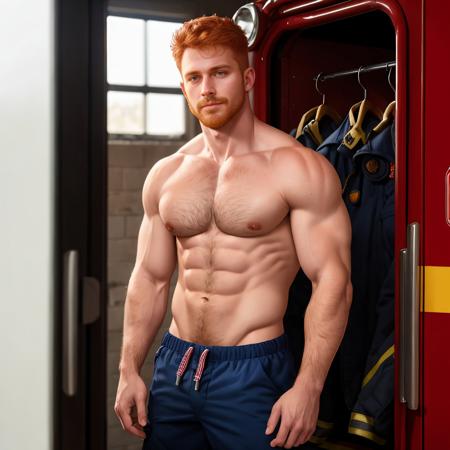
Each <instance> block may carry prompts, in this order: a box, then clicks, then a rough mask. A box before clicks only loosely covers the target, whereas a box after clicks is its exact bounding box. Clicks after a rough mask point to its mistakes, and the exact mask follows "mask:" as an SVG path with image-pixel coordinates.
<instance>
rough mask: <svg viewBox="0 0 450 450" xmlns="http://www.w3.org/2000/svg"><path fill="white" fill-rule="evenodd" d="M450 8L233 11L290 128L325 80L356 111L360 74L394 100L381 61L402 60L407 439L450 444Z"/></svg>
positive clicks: (406, 445) (398, 299) (383, 100)
mask: <svg viewBox="0 0 450 450" xmlns="http://www.w3.org/2000/svg"><path fill="white" fill-rule="evenodd" d="M448 17H450V4H448V3H446V2H431V1H418V0H397V1H395V0H347V1H335V0H309V1H308V0H303V1H299V0H297V1H292V0H267V1H262V0H261V1H256V2H254V3H248V4H247V5H245V6H243V7H241V8H240V9H239V10H238V11H237V12H236V14H235V16H234V20H235V21H236V23H238V24H239V25H240V26H241V27H242V28H243V29H244V31H245V33H246V35H247V38H248V41H249V48H250V51H251V58H252V61H253V65H254V67H255V70H256V73H257V81H256V86H255V91H254V99H253V100H254V102H253V104H254V110H255V113H256V115H257V116H258V117H259V118H260V119H261V120H263V121H266V122H268V123H270V124H272V125H274V126H276V127H277V128H280V129H282V130H284V131H286V132H289V131H291V130H292V129H293V128H295V127H297V124H298V121H299V118H300V117H301V116H302V114H303V113H304V112H305V111H307V110H308V109H310V108H311V107H313V106H315V105H317V104H318V103H319V100H320V97H319V95H318V93H317V91H316V88H315V81H314V80H318V79H319V80H320V81H321V83H320V92H321V93H324V94H326V97H327V103H330V104H332V105H333V107H335V108H336V110H337V111H339V112H340V113H341V114H345V113H346V112H348V108H349V106H350V105H352V104H353V103H355V101H357V100H360V97H361V96H362V94H361V87H360V85H359V84H358V82H357V78H356V76H355V74H356V73H358V76H360V77H361V82H362V83H364V87H365V88H366V89H367V92H368V96H369V97H370V98H371V100H372V101H373V102H374V103H375V104H377V105H378V106H379V107H380V108H382V109H383V108H384V107H385V106H386V104H388V103H389V101H391V100H392V99H393V98H394V94H393V91H392V89H391V87H390V86H389V83H388V81H389V82H391V81H392V80H388V79H387V72H388V71H387V70H379V69H383V68H386V69H388V68H390V67H395V83H396V86H395V101H396V110H395V124H396V126H395V345H394V347H395V358H394V359H395V398H394V405H395V421H394V423H395V427H394V428H395V433H394V434H395V449H396V450H403V449H411V450H419V449H424V450H444V449H450V432H449V430H448V429H447V425H448V423H449V419H448V414H447V411H446V405H447V403H449V402H450V387H449V386H450V383H448V382H447V380H448V379H447V376H449V375H450V358H449V357H448V356H447V352H446V344H445V342H446V341H447V338H448V337H449V336H450V314H449V313H450V152H448V151H446V150H445V149H446V144H445V143H442V142H439V140H438V138H440V137H441V133H444V132H445V129H446V120H447V117H446V115H445V114H446V112H445V111H446V110H445V102H446V101H447V100H448V101H450V93H449V90H448V89H447V88H446V81H447V80H446V78H445V77H446V74H447V73H448V72H449V70H450V51H449V45H450V26H449V24H448ZM392 78H394V77H392ZM391 84H392V83H391ZM441 346H442V347H441ZM336 448H337V447H336Z"/></svg>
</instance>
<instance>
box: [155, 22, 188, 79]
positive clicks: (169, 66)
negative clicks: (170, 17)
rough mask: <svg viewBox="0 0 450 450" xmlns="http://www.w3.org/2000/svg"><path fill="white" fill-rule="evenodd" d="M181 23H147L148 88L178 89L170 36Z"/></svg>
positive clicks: (178, 75) (176, 70)
mask: <svg viewBox="0 0 450 450" xmlns="http://www.w3.org/2000/svg"><path fill="white" fill-rule="evenodd" d="M180 26H181V23H174V22H161V21H155V20H148V21H147V49H148V52H147V73H148V79H147V84H148V85H149V86H164V87H179V86H180V73H179V72H178V69H177V66H176V64H175V61H174V60H173V58H172V52H171V50H170V43H171V41H172V34H173V32H174V31H175V30H176V29H177V28H180Z"/></svg>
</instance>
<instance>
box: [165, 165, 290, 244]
mask: <svg viewBox="0 0 450 450" xmlns="http://www.w3.org/2000/svg"><path fill="white" fill-rule="evenodd" d="M254 159H255V160H253V161H251V158H241V159H239V158H238V160H237V161H227V162H226V163H224V164H223V165H222V166H221V167H218V166H217V165H215V164H212V163H210V162H203V161H188V162H187V163H186V164H182V165H181V166H180V167H179V168H178V169H177V171H176V172H175V173H174V174H172V176H171V177H169V178H168V180H167V181H166V182H165V183H164V184H163V185H162V188H161V191H160V201H159V214H160V216H161V219H162V221H163V222H164V224H165V226H166V228H167V229H168V230H169V231H171V232H172V233H173V234H174V235H177V236H193V235H195V234H200V233H204V232H207V231H208V230H209V228H210V227H211V226H216V227H217V228H218V229H219V230H221V231H222V232H224V233H227V234H231V235H235V236H241V237H250V236H261V235H264V234H268V233H269V232H270V231H272V230H273V229H274V228H275V227H276V226H278V225H279V224H280V222H281V221H282V220H283V218H284V217H285V216H286V214H287V213H288V212H289V208H288V206H287V204H286V202H285V201H284V200H283V198H282V196H281V194H280V192H279V190H278V188H277V176H276V174H274V173H273V171H272V170H271V167H270V164H268V162H267V161H265V160H263V159H261V158H254Z"/></svg>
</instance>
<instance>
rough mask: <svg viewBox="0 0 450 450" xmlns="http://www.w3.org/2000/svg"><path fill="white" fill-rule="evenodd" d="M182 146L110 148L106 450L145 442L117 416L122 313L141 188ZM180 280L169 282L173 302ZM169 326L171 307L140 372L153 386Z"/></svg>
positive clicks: (137, 448)
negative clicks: (157, 355)
mask: <svg viewBox="0 0 450 450" xmlns="http://www.w3.org/2000/svg"><path fill="white" fill-rule="evenodd" d="M182 144H183V142H178V143H173V142H171V143H167V142H163V143H152V144H138V143H134V142H124V143H110V144H109V148H108V155H109V162H108V166H109V167H108V373H107V377H108V379H107V383H108V401H107V406H106V407H107V417H108V450H141V448H142V441H140V440H139V439H138V438H136V437H133V436H131V435H129V434H128V433H127V432H125V431H123V430H122V427H121V425H120V423H119V420H118V419H117V417H116V415H115V413H114V409H113V408H114V401H115V396H116V390H117V383H118V380H119V373H118V365H119V355H120V346H121V340H122V326H123V308H124V301H125V296H126V289H127V284H128V280H129V278H130V275H131V271H132V269H133V266H134V261H135V257H136V246H137V235H138V230H139V226H140V224H141V221H142V215H143V208H142V200H141V195H142V186H143V184H144V180H145V177H146V175H147V173H148V171H149V170H150V168H151V167H152V166H153V164H155V162H156V161H158V160H159V159H161V158H162V157H164V156H167V155H169V154H172V153H174V152H175V151H176V150H178V148H180V147H181V145H182ZM176 280H177V272H175V273H174V275H173V277H172V280H171V287H170V292H169V300H171V298H172V294H173V290H174V288H175V284H176ZM170 320H171V314H170V303H169V307H168V311H167V315H166V318H165V320H164V323H163V325H162V327H161V329H160V331H159V333H158V335H157V336H156V339H155V342H154V344H153V346H152V348H151V349H150V352H149V355H148V357H147V360H146V362H145V364H144V367H143V369H142V372H141V374H142V376H143V378H144V381H145V382H146V384H147V385H149V383H150V381H151V378H152V374H153V355H154V353H155V351H156V349H157V348H158V346H159V342H160V340H161V337H162V335H163V333H164V332H165V331H166V330H167V329H168V327H169V324H170Z"/></svg>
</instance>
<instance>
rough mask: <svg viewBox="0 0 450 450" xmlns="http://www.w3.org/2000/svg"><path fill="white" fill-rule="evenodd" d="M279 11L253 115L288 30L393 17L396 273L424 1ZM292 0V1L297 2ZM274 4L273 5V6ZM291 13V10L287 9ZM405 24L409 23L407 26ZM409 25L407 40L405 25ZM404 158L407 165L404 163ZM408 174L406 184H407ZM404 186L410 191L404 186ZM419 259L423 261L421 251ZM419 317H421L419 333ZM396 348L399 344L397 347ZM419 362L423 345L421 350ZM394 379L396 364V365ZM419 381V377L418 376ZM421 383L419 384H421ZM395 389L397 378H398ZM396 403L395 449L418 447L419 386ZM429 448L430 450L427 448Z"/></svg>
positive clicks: (413, 141) (414, 131)
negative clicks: (415, 404) (415, 400)
mask: <svg viewBox="0 0 450 450" xmlns="http://www.w3.org/2000/svg"><path fill="white" fill-rule="evenodd" d="M282 3H283V8H282V9H280V10H279V11H278V12H279V13H280V14H278V12H277V11H274V9H272V10H271V11H270V12H271V16H272V17H271V23H270V28H268V30H267V32H266V35H265V36H264V38H263V39H262V40H261V41H260V45H259V47H258V48H256V50H255V52H254V60H253V61H254V67H255V69H256V72H257V80H256V85H255V95H254V108H255V113H256V115H257V116H258V117H259V118H260V119H261V120H264V121H267V120H268V118H269V108H270V95H269V93H270V83H271V80H270V65H271V62H272V61H271V57H272V51H273V49H274V47H275V44H276V43H277V41H278V40H279V39H280V37H281V36H282V35H283V33H285V32H287V31H292V30H296V29H301V28H306V27H313V26H317V25H322V24H324V23H327V22H331V21H335V20H340V19H345V18H348V17H351V16H355V15H358V14H363V13H367V12H370V11H374V10H380V11H383V12H385V13H386V14H387V15H388V16H389V17H390V18H391V20H392V23H393V26H394V27H395V31H396V44H397V58H396V61H397V73H396V75H397V77H396V79H397V95H396V97H397V98H396V99H397V112H396V114H397V116H396V123H397V141H396V153H397V154H396V163H397V167H396V233H395V252H396V253H395V254H396V256H397V258H396V271H397V272H396V273H399V259H398V255H399V252H400V249H401V248H404V247H406V225H407V224H408V223H411V222H414V221H417V222H419V223H420V224H421V225H423V204H424V196H423V185H424V183H423V179H424V176H423V175H424V174H423V167H424V164H423V163H424V161H423V132H422V130H423V97H422V86H423V74H422V67H423V60H422V49H423V41H422V29H423V28H422V7H421V6H422V5H421V0H409V1H407V0H403V1H400V2H399V3H397V2H395V1H390V0H386V1H376V0H375V1H371V0H366V1H348V2H345V4H336V5H334V6H329V7H325V8H322V9H320V10H319V11H309V12H308V13H304V14H295V15H293V16H289V17H286V16H285V15H284V16H283V15H282V14H281V12H282V11H283V10H284V11H285V12H286V10H287V9H289V8H290V6H289V5H287V3H288V2H282ZM298 3H299V2H295V3H294V2H292V3H290V5H291V6H292V5H294V4H298ZM272 7H273V5H272ZM290 12H292V10H290ZM406 25H407V26H406ZM407 28H408V29H409V36H408V41H407V35H406V29H407ZM407 163H408V165H407ZM407 178H408V185H407ZM407 189H408V190H407ZM421 232H422V233H421V248H424V246H423V242H424V239H423V236H424V235H423V227H422V228H421ZM420 264H422V265H423V264H424V261H423V255H422V259H421V260H420ZM395 295H396V323H397V324H398V323H399V308H398V298H399V286H398V277H397V279H396V286H395ZM422 327H423V318H421V336H423V333H422V329H423V328H422ZM398 329H399V327H398V326H397V327H396V346H397V343H398V342H399V335H398ZM397 348H398V346H397ZM420 355H421V367H423V347H421V351H420ZM396 374H397V376H396V380H398V365H396ZM421 381H422V378H421ZM421 386H422V383H421ZM396 392H398V383H396ZM395 405H396V424H395V425H396V433H395V438H396V443H395V449H396V450H403V449H408V450H419V449H422V448H423V446H422V443H423V442H422V441H423V436H422V407H423V390H422V388H421V392H420V409H419V411H417V412H411V411H409V410H407V409H406V408H405V407H404V406H403V405H401V404H400V402H399V401H398V394H396V398H395ZM427 450H432V449H431V448H430V449H428V448H427Z"/></svg>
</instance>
